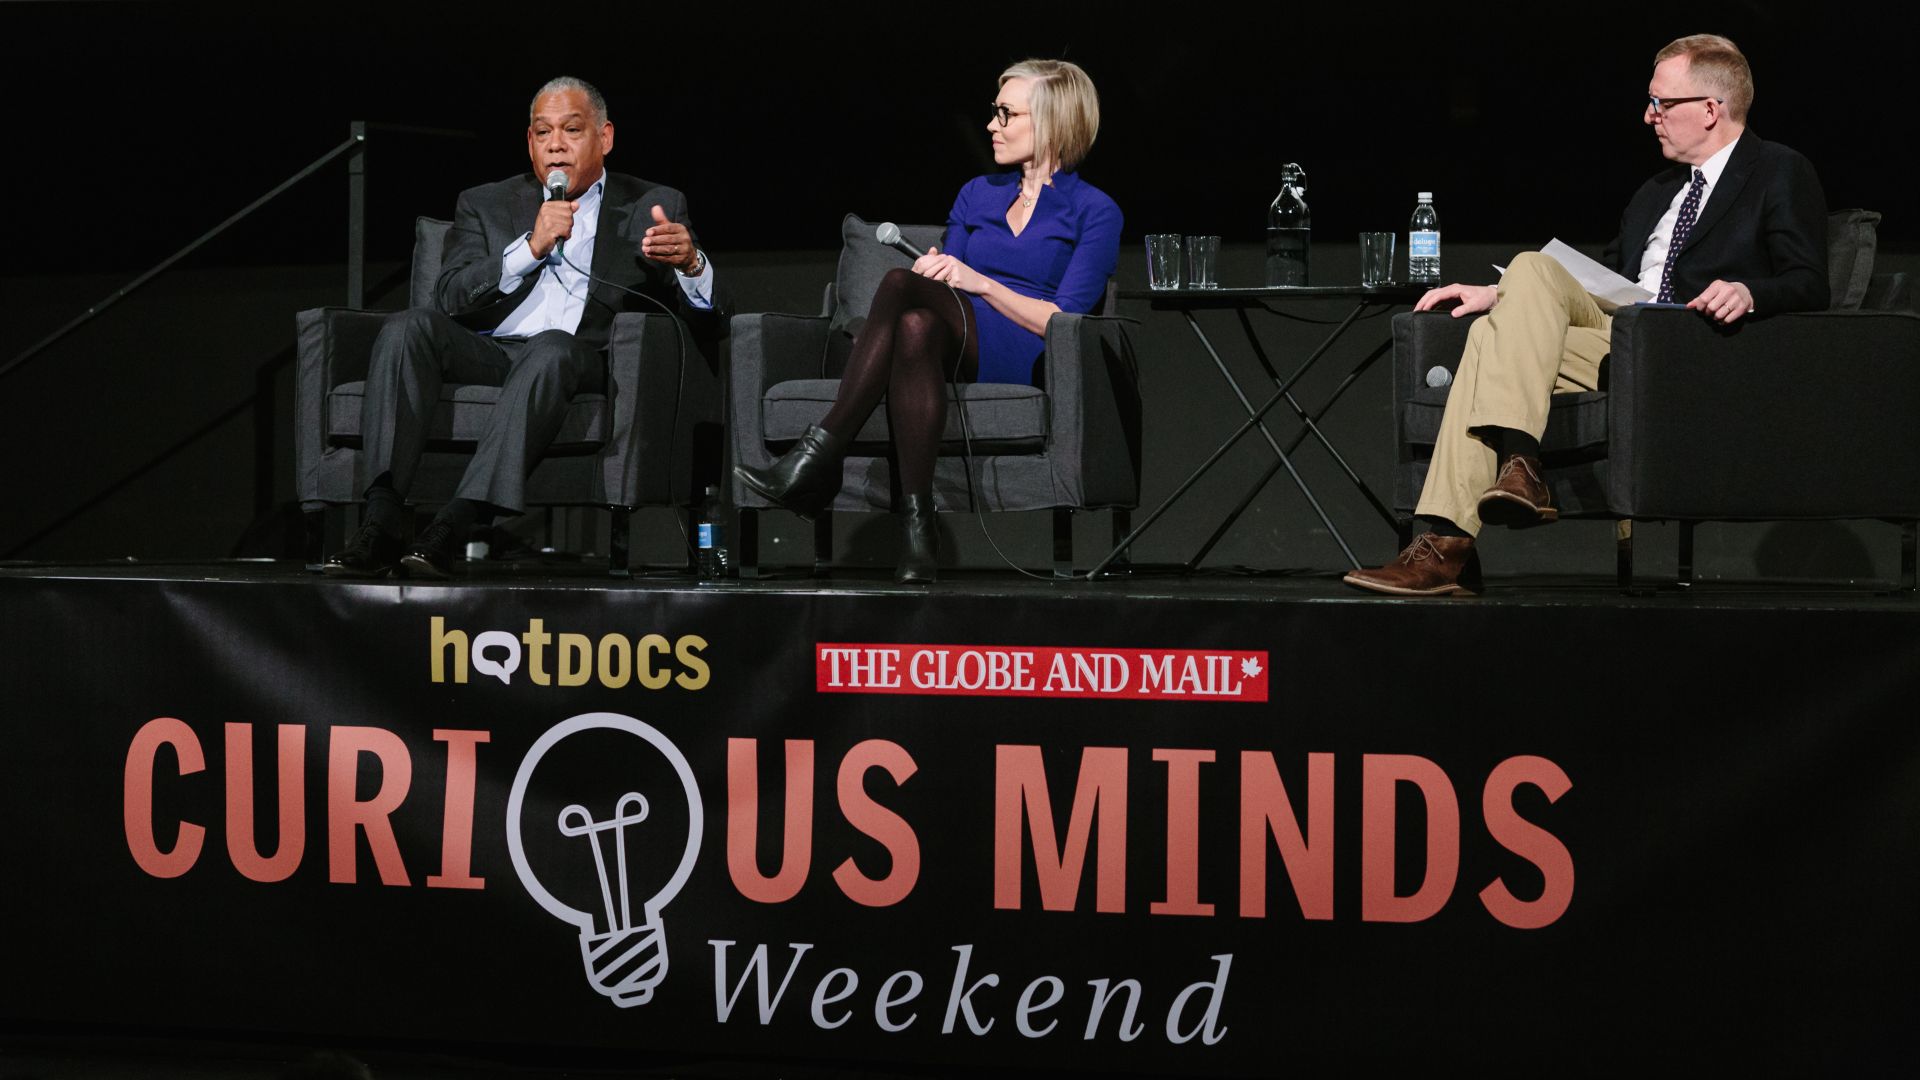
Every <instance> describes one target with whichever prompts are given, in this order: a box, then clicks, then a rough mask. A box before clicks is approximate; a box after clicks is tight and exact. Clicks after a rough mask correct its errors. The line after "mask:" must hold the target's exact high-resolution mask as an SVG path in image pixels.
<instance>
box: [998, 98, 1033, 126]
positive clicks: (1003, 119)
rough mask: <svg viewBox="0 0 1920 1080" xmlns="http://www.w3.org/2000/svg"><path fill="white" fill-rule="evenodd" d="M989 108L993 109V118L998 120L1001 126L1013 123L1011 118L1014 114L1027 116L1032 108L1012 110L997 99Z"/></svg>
mask: <svg viewBox="0 0 1920 1080" xmlns="http://www.w3.org/2000/svg"><path fill="white" fill-rule="evenodd" d="M991 108H992V109H993V118H994V119H995V120H998V121H1000V126H1001V127H1006V126H1007V125H1008V124H1011V123H1013V118H1014V117H1016V116H1027V115H1029V114H1030V113H1031V112H1032V110H1028V111H1027V112H1014V111H1013V110H1012V109H1009V108H1007V107H1006V106H1005V105H1002V104H1000V103H999V102H997V101H996V102H994V103H993V105H992V106H991Z"/></svg>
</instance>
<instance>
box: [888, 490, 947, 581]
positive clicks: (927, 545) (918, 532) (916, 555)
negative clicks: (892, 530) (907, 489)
mask: <svg viewBox="0 0 1920 1080" xmlns="http://www.w3.org/2000/svg"><path fill="white" fill-rule="evenodd" d="M900 525H901V537H902V539H901V543H900V568H899V569H897V570H895V571H894V572H893V580H895V581H897V582H899V583H900V584H902V585H929V584H932V583H933V582H935V581H938V580H940V529H939V527H938V525H937V524H936V523H935V520H934V513H933V496H932V495H908V496H906V497H904V498H902V499H901V500H900Z"/></svg>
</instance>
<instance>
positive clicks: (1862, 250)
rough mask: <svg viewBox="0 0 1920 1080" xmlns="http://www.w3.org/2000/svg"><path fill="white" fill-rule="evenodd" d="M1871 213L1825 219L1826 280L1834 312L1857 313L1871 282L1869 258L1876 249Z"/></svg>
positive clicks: (1840, 213)
mask: <svg viewBox="0 0 1920 1080" xmlns="http://www.w3.org/2000/svg"><path fill="white" fill-rule="evenodd" d="M1879 224H1880V215H1879V214H1878V213H1877V212H1875V211H1872V210H1835V211H1834V212H1833V213H1831V214H1828V215H1827V280H1828V282H1829V284H1830V287H1831V290H1832V294H1833V307H1834V309H1835V310H1837V311H1858V310H1860V305H1861V302H1862V301H1864V300H1865V299H1866V297H1867V286H1868V285H1869V284H1870V283H1871V282H1872V281H1873V257H1874V254H1875V249H1876V248H1877V247H1878V245H1879V239H1878V237H1879V234H1878V231H1877V228H1876V226H1878V225H1879Z"/></svg>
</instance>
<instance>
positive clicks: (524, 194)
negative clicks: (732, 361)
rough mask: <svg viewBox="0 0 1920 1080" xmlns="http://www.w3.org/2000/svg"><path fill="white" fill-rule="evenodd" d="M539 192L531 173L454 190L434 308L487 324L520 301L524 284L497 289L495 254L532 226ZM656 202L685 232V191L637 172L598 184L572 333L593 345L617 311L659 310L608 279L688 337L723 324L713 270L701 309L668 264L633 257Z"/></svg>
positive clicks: (723, 303) (725, 305)
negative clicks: (589, 254) (583, 294)
mask: <svg viewBox="0 0 1920 1080" xmlns="http://www.w3.org/2000/svg"><path fill="white" fill-rule="evenodd" d="M544 198H545V193H544V192H543V190H542V189H541V187H540V182H539V181H538V180H536V179H535V178H534V177H533V176H532V174H522V175H520V176H516V177H513V178H511V179H507V180H502V181H500V182H498V183H494V184H483V185H481V186H480V187H476V188H468V189H467V190H466V191H463V192H461V193H460V200H459V204H458V206H457V208H456V209H455V211H454V220H453V227H452V228H451V229H449V230H448V232H447V250H446V257H445V259H444V261H443V262H442V263H441V269H440V280H439V282H438V283H437V287H436V289H435V292H434V296H435V298H436V300H437V301H438V302H439V304H440V309H441V310H442V311H444V312H446V313H447V314H448V315H451V316H453V318H454V320H455V321H457V322H459V323H460V324H461V325H463V326H466V327H467V328H469V329H472V330H491V329H493V328H494V327H496V326H499V325H500V322H501V320H503V319H505V318H506V317H507V316H508V315H510V314H512V313H513V309H514V308H516V307H518V306H520V303H521V301H523V300H525V299H526V297H527V294H526V287H525V286H522V287H521V288H520V289H516V290H515V291H513V292H511V293H503V292H501V291H500V256H501V255H502V254H503V253H504V252H505V251H506V250H507V248H508V246H509V245H511V244H512V243H513V242H514V241H515V240H518V239H519V238H520V237H521V236H522V235H524V234H526V233H528V232H530V231H532V229H533V219H534V218H535V216H537V215H538V213H539V211H540V203H541V201H542V200H543V199H544ZM656 204H657V205H658V206H659V207H660V208H661V209H662V210H664V211H666V214H667V219H668V220H669V221H677V222H680V223H681V224H684V225H687V228H688V230H689V231H691V230H692V228H693V226H692V225H691V223H689V222H688V220H687V197H686V196H685V195H682V194H681V193H680V192H678V191H676V190H675V189H673V188H670V187H667V186H665V185H662V184H655V183H652V182H650V181H647V180H641V179H639V178H638V177H633V176H627V175H624V174H622V173H613V172H610V173H608V174H607V186H606V190H605V191H603V192H602V193H601V202H600V227H599V231H598V232H597V233H596V234H595V236H594V242H593V265H592V266H591V267H589V269H590V270H591V271H592V273H593V276H594V277H595V278H597V279H599V280H598V281H596V282H595V283H594V284H593V285H591V286H590V287H589V289H588V292H587V306H586V310H585V311H584V312H583V313H582V314H581V316H580V328H579V329H578V330H577V331H576V332H575V333H576V336H578V337H579V338H580V340H582V341H584V342H588V343H590V344H592V345H593V346H594V347H595V348H605V347H606V344H607V339H608V337H609V335H610V334H611V332H612V329H613V316H614V315H615V314H616V313H617V312H621V311H640V312H658V311H659V310H660V309H659V308H657V307H654V306H653V305H652V304H649V303H647V302H646V301H645V300H642V299H640V298H638V297H635V296H631V295H629V294H627V293H625V292H622V291H621V290H620V289H618V288H616V287H615V285H616V284H617V285H624V286H626V287H627V288H629V289H637V290H639V291H640V292H643V293H645V294H646V295H648V296H650V297H652V298H653V299H655V300H657V301H659V302H660V303H662V304H664V305H666V307H667V308H668V309H669V310H671V311H673V312H675V313H677V314H678V315H680V316H681V317H682V318H683V319H685V320H686V321H687V325H688V328H689V329H691V330H692V331H693V332H694V334H695V335H696V336H699V337H704V338H711V337H713V336H716V335H717V334H718V333H719V330H720V328H721V327H723V326H725V325H726V317H727V312H728V309H729V306H730V301H729V300H728V298H727V294H726V292H725V291H724V289H723V287H722V285H721V282H720V279H719V277H718V272H717V271H716V276H715V278H714V283H713V284H714V295H713V307H712V308H711V309H707V310H702V309H700V308H696V307H694V306H693V305H691V304H689V303H687V298H686V294H685V293H684V292H682V291H681V289H680V284H679V282H677V281H676V280H674V272H673V270H672V269H671V268H670V267H666V266H663V265H661V264H659V263H657V262H653V261H652V260H650V259H647V258H644V257H642V256H641V254H640V238H641V237H642V236H643V235H644V234H645V233H646V231H647V230H648V229H649V228H652V227H653V214H652V207H654V206H655V205H656ZM696 242H698V241H697V238H696ZM539 269H540V268H539V267H538V266H535V268H534V270H533V273H536V274H537V273H539Z"/></svg>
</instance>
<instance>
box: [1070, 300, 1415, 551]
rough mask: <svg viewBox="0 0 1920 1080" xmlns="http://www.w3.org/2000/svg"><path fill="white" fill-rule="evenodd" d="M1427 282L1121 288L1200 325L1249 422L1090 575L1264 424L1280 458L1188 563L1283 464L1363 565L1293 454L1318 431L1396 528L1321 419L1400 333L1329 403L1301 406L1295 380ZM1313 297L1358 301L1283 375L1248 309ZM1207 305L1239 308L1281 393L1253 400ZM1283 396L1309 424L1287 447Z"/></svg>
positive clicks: (1197, 333) (1197, 331) (1198, 331)
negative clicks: (1368, 319)
mask: <svg viewBox="0 0 1920 1080" xmlns="http://www.w3.org/2000/svg"><path fill="white" fill-rule="evenodd" d="M1426 289H1427V287H1426V286H1424V285H1306V286H1295V287H1274V288H1256V289H1122V290H1120V293H1119V296H1120V299H1122V300H1145V301H1147V302H1148V303H1149V304H1151V305H1152V306H1153V309H1154V310H1155V311H1177V312H1179V313H1180V314H1181V315H1182V316H1183V317H1184V318H1185V319H1186V320H1187V326H1188V327H1189V328H1191V329H1192V330H1193V336H1194V337H1196V338H1198V339H1199V340H1200V346H1201V348H1203V349H1205V350H1206V353H1207V355H1208V356H1209V357H1211V358H1212V359H1213V365H1214V367H1215V368H1217V369H1219V372H1220V377H1221V378H1223V379H1225V380H1226V381H1227V385H1228V386H1229V387H1230V388H1232V390H1233V393H1234V396H1235V397H1237V398H1239V399H1240V406H1241V408H1242V409H1244V410H1245V411H1246V414H1247V416H1246V419H1245V420H1244V421H1242V422H1241V424H1240V426H1239V427H1238V428H1236V429H1234V432H1233V434H1231V435H1229V436H1227V439H1226V441H1225V442H1222V443H1221V444H1220V447H1219V449H1217V450H1215V451H1214V452H1213V453H1212V454H1211V455H1209V456H1208V458H1207V459H1206V460H1205V461H1203V462H1201V463H1200V466H1199V468H1197V469H1195V470H1194V471H1193V474H1192V475H1190V476H1188V477H1187V478H1186V480H1184V481H1182V482H1181V484H1180V486H1179V487H1177V488H1175V489H1174V490H1173V494H1171V495H1168V496H1167V497H1166V498H1165V499H1164V500H1162V501H1161V503H1160V505H1159V506H1156V507H1154V509H1153V512H1152V513H1151V514H1148V515H1147V517H1146V519H1145V520H1144V521H1142V522H1141V523H1140V524H1139V525H1138V526H1136V527H1135V528H1134V530H1133V531H1132V532H1130V533H1128V534H1127V536H1126V538H1125V539H1123V540H1121V541H1120V543H1119V544H1118V545H1116V546H1115V547H1114V549H1113V551H1111V552H1109V553H1108V555H1107V557H1106V558H1104V559H1102V560H1100V563H1099V565H1097V566H1095V567H1094V568H1093V569H1092V570H1090V571H1088V572H1087V576H1088V577H1089V578H1095V577H1099V576H1100V575H1101V574H1103V573H1105V572H1106V570H1107V567H1108V566H1109V565H1110V564H1112V563H1113V561H1114V560H1115V559H1117V558H1119V557H1120V555H1121V554H1122V553H1123V552H1125V551H1126V550H1127V549H1128V548H1130V547H1132V546H1133V542H1134V541H1135V540H1137V539H1139V537H1140V536H1141V535H1142V534H1143V533H1145V532H1146V531H1147V530H1148V529H1150V528H1152V527H1153V523H1154V522H1155V521H1158V520H1159V518H1160V516H1161V515H1162V514H1164V513H1166V512H1167V510H1168V509H1169V508H1170V507H1172V506H1173V504H1174V503H1175V502H1176V501H1177V500H1178V499H1179V498H1180V497H1181V496H1182V495H1185V494H1186V493H1187V490H1188V489H1189V488H1191V487H1192V486H1193V485H1194V483H1195V482H1196V481H1198V480H1199V479H1200V478H1201V477H1202V476H1204V475H1206V473H1207V471H1208V470H1210V469H1212V468H1213V467H1214V465H1215V464H1217V463H1218V462H1219V461H1220V459H1221V458H1222V457H1225V456H1226V453H1227V451H1229V450H1231V449H1232V448H1233V446H1234V444H1235V443H1238V442H1239V441H1240V439H1241V438H1242V437H1243V436H1245V435H1246V434H1247V433H1248V432H1251V431H1253V430H1255V429H1256V428H1257V429H1258V430H1259V432H1260V435H1261V437H1262V438H1264V439H1265V440H1266V442H1267V446H1268V447H1269V448H1271V449H1272V450H1273V455H1274V459H1275V460H1274V463H1273V464H1272V465H1271V466H1269V467H1268V468H1267V471H1266V473H1265V474H1264V475H1262V476H1261V478H1260V479H1259V480H1258V481H1257V482H1256V483H1255V484H1254V485H1253V486H1252V487H1251V488H1249V489H1248V490H1247V493H1246V495H1245V497H1243V498H1242V499H1241V500H1240V503H1239V505H1237V506H1235V507H1234V509H1233V512H1232V513H1230V514H1228V515H1227V517H1226V520H1224V521H1222V522H1221V523H1220V527H1219V528H1217V529H1215V530H1214V532H1213V535H1212V536H1211V537H1209V538H1208V539H1207V542H1206V543H1205V544H1204V545H1202V546H1201V548H1200V550H1199V551H1197V552H1195V553H1194V555H1193V557H1192V558H1191V559H1189V560H1187V562H1186V564H1185V569H1187V570H1192V569H1194V568H1195V567H1197V566H1199V565H1200V561H1201V560H1202V559H1204V558H1206V556H1207V553H1208V552H1210V551H1212V550H1213V548H1214V545H1215V544H1218V543H1219V542H1220V539H1221V537H1223V536H1225V535H1226V534H1227V531H1228V530H1229V529H1231V528H1232V527H1233V524H1234V523H1235V522H1236V521H1238V520H1239V519H1240V515H1241V514H1242V513H1244V512H1245V511H1246V509H1247V507H1248V506H1250V505H1251V504H1252V503H1253V500H1254V498H1255V497H1256V496H1258V495H1259V494H1260V492H1261V490H1262V489H1264V488H1265V487H1266V486H1267V483H1268V481H1270V480H1272V479H1273V477H1274V476H1275V475H1276V474H1277V473H1278V472H1279V470H1281V469H1283V468H1284V469H1286V470H1287V475H1288V476H1290V477H1292V479H1293V482H1294V485H1295V486H1297V487H1298V488H1299V489H1300V493H1301V494H1302V495H1305V496H1306V497H1307V504H1308V505H1310V506H1312V507H1313V512H1314V513H1315V514H1317V515H1319V517H1320V521H1321V523H1322V524H1324V525H1325V526H1326V527H1327V532H1328V533H1329V534H1330V535H1331V536H1332V537H1333V540H1334V542H1335V543H1337V544H1339V545H1340V551H1341V553H1342V554H1343V555H1345V556H1346V558H1347V562H1348V563H1349V564H1350V565H1351V566H1353V567H1354V568H1356V569H1357V568H1359V566H1360V561H1359V560H1358V559H1357V558H1355V557H1354V554H1353V549H1352V548H1351V547H1348V546H1347V540H1346V537H1344V536H1342V535H1340V530H1339V529H1338V528H1336V527H1335V526H1334V524H1333V521H1332V519H1330V518H1328V517H1327V512H1326V510H1325V509H1324V508H1323V507H1321V505H1320V500H1319V499H1318V498H1316V497H1315V496H1314V493H1313V489H1312V488H1310V487H1308V486H1307V482H1306V480H1305V479H1303V478H1302V477H1301V476H1300V473H1299V471H1298V470H1296V469H1295V468H1294V467H1293V459H1292V456H1291V455H1292V454H1293V452H1294V451H1295V450H1297V449H1299V447H1300V444H1301V443H1302V442H1303V441H1305V440H1306V438H1307V437H1308V436H1312V437H1313V438H1314V439H1316V440H1318V441H1319V443H1320V445H1321V446H1324V447H1326V449H1327V453H1329V454H1331V455H1333V459H1334V461H1335V462H1337V463H1338V464H1339V466H1340V469H1341V471H1343V472H1345V473H1346V474H1347V479H1348V480H1349V481H1351V482H1352V483H1353V486H1354V487H1355V488H1357V489H1358V490H1359V491H1360V493H1361V495H1363V496H1365V497H1366V499H1367V501H1368V502H1369V503H1371V504H1372V505H1373V508H1374V510H1375V511H1376V512H1377V513H1379V515H1380V517H1381V518H1382V519H1383V520H1384V521H1386V523H1387V525H1388V526H1389V527H1393V528H1396V529H1397V528H1398V525H1397V523H1396V521H1395V519H1394V516H1393V512H1392V511H1391V510H1389V509H1387V507H1386V504H1384V503H1382V502H1381V501H1380V498H1379V497H1378V496H1376V495H1375V494H1374V493H1373V490H1372V489H1371V488H1369V487H1368V486H1367V484H1366V481H1364V480H1362V479H1360V476H1359V474H1357V473H1355V472H1354V471H1353V468H1352V466H1350V465H1348V464H1347V461H1346V459H1345V458H1343V457H1341V456H1340V451H1339V450H1338V449H1336V448H1335V447H1334V445H1333V443H1332V442H1330V441H1328V439H1327V436H1326V435H1325V433H1323V432H1322V431H1321V430H1320V426H1319V421H1320V419H1321V418H1322V417H1324V416H1326V414H1327V410H1328V409H1330V408H1332V407H1333V404H1334V402H1336V401H1338V400H1339V399H1340V397H1341V395H1343V394H1345V393H1346V392H1347V388H1348V387H1350V386H1352V385H1353V383H1354V381H1355V380H1356V379H1358V378H1359V377H1360V376H1361V374H1362V373H1364V372H1365V371H1366V370H1367V368H1369V367H1371V366H1372V365H1373V363H1374V361H1376V360H1378V359H1380V357H1382V356H1384V355H1386V353H1387V351H1388V350H1389V349H1390V348H1392V347H1393V339H1392V337H1391V336H1388V337H1387V338H1385V339H1383V340H1382V341H1381V342H1380V344H1379V345H1377V346H1375V347H1374V349H1373V350H1372V351H1371V352H1369V353H1368V354H1367V355H1366V357H1365V358H1363V359H1362V360H1361V361H1360V362H1359V363H1357V364H1355V365H1354V367H1353V370H1351V371H1349V372H1348V373H1347V375H1346V377H1345V378H1344V379H1342V380H1341V381H1340V384H1339V385H1338V386H1336V387H1334V389H1333V392H1332V393H1331V394H1329V395H1327V399H1326V400H1325V401H1324V402H1321V403H1320V405H1319V407H1318V408H1316V409H1313V410H1311V411H1309V410H1308V409H1307V408H1306V407H1305V406H1303V405H1301V404H1300V401H1299V400H1298V398H1296V397H1295V395H1294V393H1293V387H1294V384H1295V383H1297V382H1299V381H1300V378H1301V376H1303V375H1305V374H1306V373H1307V372H1308V371H1309V370H1311V369H1312V368H1313V366H1314V364H1316V363H1317V362H1319V360H1320V358H1321V357H1322V356H1324V355H1326V353H1327V350H1328V349H1330V348H1332V347H1333V344H1334V342H1336V341H1338V340H1340V338H1341V336H1342V335H1344V334H1345V333H1346V332H1347V329H1348V328H1349V327H1351V326H1352V325H1353V324H1354V322H1355V321H1356V320H1358V319H1359V318H1360V317H1361V316H1363V315H1365V314H1367V313H1368V312H1370V311H1376V310H1384V309H1387V308H1392V307H1399V306H1403V305H1411V304H1412V303H1413V302H1414V301H1416V300H1418V299H1419V298H1420V297H1421V295H1422V294H1423V293H1425V292H1426ZM1308 300H1312V301H1327V300H1351V301H1352V302H1353V308H1352V310H1351V311H1348V312H1347V315H1346V317H1345V318H1343V319H1341V320H1340V321H1339V322H1338V323H1337V324H1335V325H1334V327H1333V330H1332V332H1330V333H1329V334H1328V335H1327V336H1326V338H1325V340H1323V341H1321V342H1320V345H1319V347H1318V348H1316V349H1314V350H1313V352H1311V353H1310V354H1308V356H1307V358H1306V359H1305V360H1304V361H1302V362H1301V364H1300V366H1299V367H1297V368H1295V369H1294V370H1293V373H1292V374H1290V375H1288V376H1286V377H1285V378H1282V377H1281V375H1280V373H1279V372H1278V371H1277V370H1275V368H1274V366H1273V362H1272V361H1271V360H1270V359H1268V357H1267V353H1266V349H1265V348H1263V347H1262V346H1261V344H1260V336H1259V335H1258V334H1257V333H1255V332H1254V328H1253V322H1252V320H1251V319H1249V318H1248V317H1247V314H1248V312H1249V311H1251V310H1253V309H1255V308H1259V309H1262V310H1266V311H1273V310H1274V309H1273V308H1272V307H1270V306H1269V305H1275V304H1277V305H1287V304H1293V303H1298V302H1301V301H1308ZM1201 311H1232V312H1233V313H1234V314H1235V316H1237V317H1238V319H1239V322H1240V328H1241V331H1242V332H1243V333H1245V334H1246V337H1247V343H1248V344H1249V345H1251V346H1252V347H1253V354H1254V356H1255V357H1257V358H1258V359H1259V361H1260V366H1261V368H1262V369H1264V370H1265V371H1266V373H1267V377H1268V378H1270V379H1272V380H1273V384H1274V390H1273V393H1272V394H1271V395H1269V396H1268V397H1267V399H1266V400H1265V401H1264V402H1262V403H1261V404H1260V405H1258V406H1256V405H1255V404H1254V403H1253V401H1252V400H1251V399H1250V398H1248V396H1247V393H1246V390H1245V389H1244V388H1242V386H1241V385H1240V381H1239V380H1238V379H1236V378H1234V375H1233V372H1232V370H1231V369H1229V368H1228V367H1227V365H1226V362H1225V361H1224V360H1222V359H1221V358H1220V351H1219V350H1218V349H1216V348H1214V345H1213V342H1212V341H1211V340H1210V339H1208V337H1207V332H1206V331H1205V330H1204V329H1202V328H1201V326H1200V320H1199V318H1198V317H1197V314H1198V313H1199V312H1201ZM1282 401H1284V402H1286V403H1287V407H1288V408H1290V409H1292V410H1293V414H1294V416H1295V417H1296V418H1298V419H1299V421H1300V423H1301V431H1300V432H1299V434H1297V435H1296V436H1294V438H1293V441H1292V442H1290V443H1288V444H1287V445H1286V447H1285V448H1282V447H1281V445H1280V440H1279V439H1277V438H1275V437H1274V434H1273V432H1272V431H1271V430H1269V429H1268V427H1267V422H1266V415H1267V413H1268V412H1269V411H1271V410H1272V409H1273V407H1274V406H1275V405H1278V404H1279V403H1281V402H1282Z"/></svg>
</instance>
